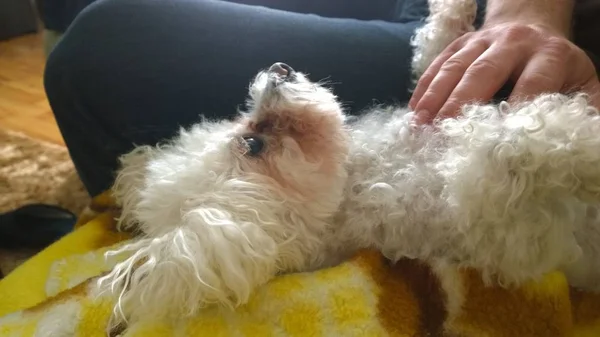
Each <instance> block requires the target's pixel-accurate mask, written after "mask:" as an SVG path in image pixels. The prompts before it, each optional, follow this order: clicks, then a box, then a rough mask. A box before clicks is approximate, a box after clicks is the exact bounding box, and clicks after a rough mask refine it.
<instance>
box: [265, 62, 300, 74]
mask: <svg viewBox="0 0 600 337" xmlns="http://www.w3.org/2000/svg"><path fill="white" fill-rule="evenodd" d="M269 72H271V73H275V74H277V75H279V76H282V77H288V76H290V75H292V73H293V72H294V69H292V67H290V66H289V65H287V64H285V63H283V62H276V63H273V65H272V66H271V67H270V68H269Z"/></svg>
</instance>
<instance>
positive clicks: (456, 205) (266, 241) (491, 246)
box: [97, 0, 600, 325]
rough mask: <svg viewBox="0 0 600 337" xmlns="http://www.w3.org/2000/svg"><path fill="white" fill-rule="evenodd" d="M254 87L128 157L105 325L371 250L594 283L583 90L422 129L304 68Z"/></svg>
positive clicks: (235, 299) (590, 126) (506, 280)
mask: <svg viewBox="0 0 600 337" xmlns="http://www.w3.org/2000/svg"><path fill="white" fill-rule="evenodd" d="M431 3H432V4H434V5H435V4H437V5H438V6H439V7H433V8H432V17H435V19H433V18H432V19H430V21H429V23H428V24H429V25H434V26H435V25H440V27H444V28H451V29H457V28H456V27H469V25H470V21H469V22H468V23H466V22H467V21H468V20H471V19H472V18H471V14H470V13H472V12H471V11H472V8H471V7H469V6H467V2H466V1H464V0H457V1H456V2H454V1H449V0H448V1H436V0H433V1H432V2H431ZM455 3H456V4H459V5H460V6H463V7H456V8H459V9H460V10H458V12H457V11H456V9H450V8H449V7H451V6H453V5H454V4H455ZM457 6H458V5H457ZM467 11H468V13H467ZM439 13H447V14H448V15H450V14H451V15H450V19H448V20H446V19H443V18H442V17H441V16H436V15H438V14H439ZM461 13H462V14H461ZM463 14H464V15H463ZM461 15H462V16H461ZM460 18H462V19H460ZM456 20H459V21H460V20H467V21H465V22H464V23H465V24H463V25H460V24H456ZM449 22H452V24H451V25H449V24H448V23H449ZM440 27H438V28H440ZM452 27H454V28H452ZM433 28H435V27H429V28H426V29H424V30H422V31H421V33H422V34H425V32H426V31H429V32H431V33H432V34H433V35H429V34H430V33H427V34H425V35H426V37H424V36H422V37H421V38H420V39H421V40H419V39H416V41H421V42H422V43H426V44H427V43H433V44H434V45H435V46H434V47H435V48H433V49H436V50H438V51H439V48H440V47H441V46H442V44H444V43H446V44H447V43H448V42H449V40H450V39H451V38H450V37H449V36H450V35H441V37H440V40H439V41H437V42H436V41H433V42H432V40H431V38H435V36H440V35H436V34H437V33H435V32H439V30H436V29H433ZM461 29H462V28H461ZM454 32H455V33H457V32H458V31H457V30H454ZM447 33H448V34H450V32H447ZM457 34H458V33H457ZM425 41H427V42H425ZM433 49H430V51H426V50H425V49H424V50H422V51H417V53H416V55H417V56H416V57H417V59H418V60H417V61H415V62H417V63H419V64H421V62H425V63H427V62H431V60H432V59H433V57H434V54H435V53H434V52H433V51H432V50H433ZM422 65H423V64H422ZM418 67H421V66H418V65H417V68H418ZM249 94H250V99H249V102H248V111H247V112H244V113H241V114H240V117H239V118H238V119H237V120H235V121H220V122H217V121H201V123H199V124H197V125H195V126H193V127H192V128H191V129H189V130H182V131H181V133H180V135H179V136H178V137H177V138H176V139H174V140H172V141H171V142H169V143H168V144H164V145H159V146H157V147H149V146H145V147H140V148H138V149H136V150H135V151H133V152H132V153H130V154H128V155H126V156H124V157H123V159H122V164H123V168H122V169H121V171H120V172H119V175H118V179H117V181H116V184H115V189H114V190H115V196H116V197H117V200H118V202H119V203H120V205H121V206H122V216H121V218H120V219H119V220H120V225H121V226H122V227H124V228H130V229H133V230H135V231H137V232H139V234H140V235H139V238H138V239H136V240H135V241H134V242H133V243H131V244H130V245H127V246H125V247H123V248H122V249H121V250H119V251H116V252H111V254H120V253H129V254H131V257H130V258H128V259H126V260H125V261H124V262H123V263H121V264H119V265H118V266H117V267H116V268H115V269H114V270H113V271H112V272H111V273H109V274H108V275H106V276H105V277H103V278H101V279H100V280H99V282H98V289H97V290H98V292H100V293H105V292H108V293H111V294H114V295H115V296H117V297H118V298H119V302H118V306H117V307H116V308H115V315H114V317H115V320H114V321H113V322H112V324H115V325H116V324H119V323H120V322H121V321H122V320H127V319H131V320H142V319H146V320H156V319H165V318H177V317H181V316H185V315H191V314H194V313H195V312H196V311H197V310H198V309H200V308H202V307H203V306H206V305H209V304H219V305H224V306H229V307H231V306H237V305H240V304H242V303H246V302H247V301H248V299H249V297H250V296H251V294H252V291H253V290H254V289H255V288H256V287H259V286H261V285H262V284H264V283H265V282H267V281H269V280H270V279H272V278H273V277H275V275H277V274H278V273H282V272H294V271H306V270H311V269H315V268H320V267H324V266H328V265H331V264H335V263H337V262H339V261H341V260H343V259H344V258H346V257H347V256H348V255H349V254H352V253H354V252H356V250H357V249H360V248H365V247H374V248H377V249H379V250H380V251H381V252H382V253H383V254H384V255H386V256H387V257H388V258H390V259H392V260H397V259H400V258H404V257H408V258H419V259H423V260H425V261H430V262H432V263H433V264H434V265H444V266H470V267H474V268H477V269H479V270H481V271H482V273H483V275H484V277H485V278H486V280H487V281H488V282H496V281H497V282H499V283H500V284H503V285H506V286H508V285H514V284H520V283H522V282H525V281H528V280H531V279H535V278H537V277H540V276H542V275H543V274H544V273H546V272H549V271H551V270H555V269H561V268H562V269H563V270H565V271H566V272H567V274H568V276H569V280H570V281H571V282H572V284H573V285H576V286H579V287H585V288H590V289H598V288H599V283H600V262H598V261H600V256H599V255H600V249H599V248H598V246H599V243H598V242H599V240H598V238H599V237H600V230H599V228H600V217H599V216H598V213H597V212H595V211H594V210H595V208H594V207H595V205H597V204H598V202H599V201H600V199H599V196H600V170H598V169H597V168H598V167H600V151H598V149H599V148H600V138H599V137H598V136H597V135H598V134H600V117H598V115H597V111H596V110H595V109H593V108H591V107H590V106H588V105H587V101H586V99H585V97H583V96H573V97H567V96H562V95H544V96H542V97H539V98H537V99H536V100H534V101H532V102H524V103H522V104H520V105H516V106H509V105H508V104H506V103H503V104H500V105H497V106H494V105H483V106H467V107H465V108H464V110H463V114H462V116H461V117H459V118H457V119H449V120H444V121H438V122H437V123H436V125H435V126H433V127H430V126H427V127H416V126H414V125H412V124H411V121H412V112H410V111H407V110H406V109H403V108H395V107H392V108H389V109H379V110H374V111H371V112H370V113H367V114H365V115H364V116H363V117H360V118H357V119H352V118H348V117H346V116H345V115H344V114H343V112H342V109H341V107H340V104H339V102H338V101H337V99H336V97H335V96H334V95H333V94H332V93H331V92H330V91H329V90H328V89H327V88H326V87H324V86H322V85H320V84H319V83H313V82H311V81H309V80H308V79H307V78H306V77H305V76H304V75H303V74H300V73H294V75H293V76H292V75H291V74H290V76H288V77H286V78H282V75H281V74H280V73H279V74H278V73H277V72H272V71H262V72H260V73H259V74H258V75H257V77H256V78H255V80H254V81H253V82H252V85H251V86H250V92H249ZM248 137H251V138H250V139H259V140H261V141H262V143H263V145H264V147H263V148H264V149H263V150H262V151H260V152H259V153H253V152H252V151H253V149H252V146H251V143H249V142H248V139H249V138H248ZM456 305H459V304H456Z"/></svg>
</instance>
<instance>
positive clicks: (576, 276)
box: [562, 206, 600, 292]
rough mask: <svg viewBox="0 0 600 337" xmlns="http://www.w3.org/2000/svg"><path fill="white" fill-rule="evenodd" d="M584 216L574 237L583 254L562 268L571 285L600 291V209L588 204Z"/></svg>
mask: <svg viewBox="0 0 600 337" xmlns="http://www.w3.org/2000/svg"><path fill="white" fill-rule="evenodd" d="M584 216H585V219H584V220H583V221H581V223H580V225H579V226H577V228H576V229H575V238H576V239H577V243H578V244H579V246H580V247H581V250H582V252H583V254H582V256H581V258H580V259H578V260H577V261H575V262H574V263H572V264H569V265H566V266H564V267H563V268H562V270H563V271H564V272H565V274H566V276H567V279H568V281H569V284H570V285H571V286H573V287H576V288H581V289H585V290H591V291H594V292H600V209H599V208H598V207H597V206H589V207H588V209H587V212H585V215H584Z"/></svg>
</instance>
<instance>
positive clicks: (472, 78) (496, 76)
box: [437, 43, 524, 118]
mask: <svg viewBox="0 0 600 337" xmlns="http://www.w3.org/2000/svg"><path fill="white" fill-rule="evenodd" d="M516 55H523V54H522V53H519V51H517V50H515V49H513V48H506V46H505V45H504V44H503V43H497V44H493V45H492V46H491V47H490V48H489V49H488V50H486V51H485V52H484V53H483V54H481V56H480V57H479V58H477V60H475V61H474V62H473V64H471V65H470V66H469V68H468V69H467V70H466V71H465V74H464V76H463V77H462V79H461V81H460V82H459V83H458V84H457V85H456V87H455V88H453V89H454V90H453V91H452V93H451V95H450V96H449V97H448V98H447V99H446V100H445V102H444V103H443V106H442V107H441V108H440V109H439V112H438V114H437V117H438V118H448V117H455V116H456V115H457V114H458V113H459V112H460V108H461V107H462V106H463V105H465V104H467V103H476V102H487V101H489V100H490V99H492V98H493V97H494V95H495V94H496V93H497V92H498V91H499V90H500V88H502V86H503V85H504V84H505V83H506V81H507V80H508V79H509V78H510V76H511V74H512V73H514V72H515V69H518V68H519V66H520V64H522V63H523V62H524V60H523V58H524V57H522V58H519V57H516Z"/></svg>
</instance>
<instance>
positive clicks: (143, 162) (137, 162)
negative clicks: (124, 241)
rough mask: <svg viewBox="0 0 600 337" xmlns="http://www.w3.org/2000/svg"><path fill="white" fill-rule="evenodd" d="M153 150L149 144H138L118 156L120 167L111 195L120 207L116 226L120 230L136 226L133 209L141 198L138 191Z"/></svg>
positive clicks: (144, 182)
mask: <svg viewBox="0 0 600 337" xmlns="http://www.w3.org/2000/svg"><path fill="white" fill-rule="evenodd" d="M154 151H156V149H155V148H153V147H151V146H140V147H136V148H135V149H134V150H133V151H131V152H129V153H127V154H125V155H123V156H121V157H120V158H119V162H120V166H121V167H120V169H119V170H118V171H117V176H116V179H115V182H114V184H113V186H112V188H111V195H112V196H113V197H114V199H115V202H116V204H117V206H119V207H120V208H121V214H120V216H119V217H118V219H117V227H118V228H120V229H122V230H126V229H129V228H132V227H135V226H136V223H137V220H136V218H135V209H136V207H137V205H138V204H139V203H140V200H141V195H140V193H141V191H142V190H143V187H144V185H145V184H146V176H147V166H148V162H149V160H150V158H151V157H152V154H153V153H154Z"/></svg>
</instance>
